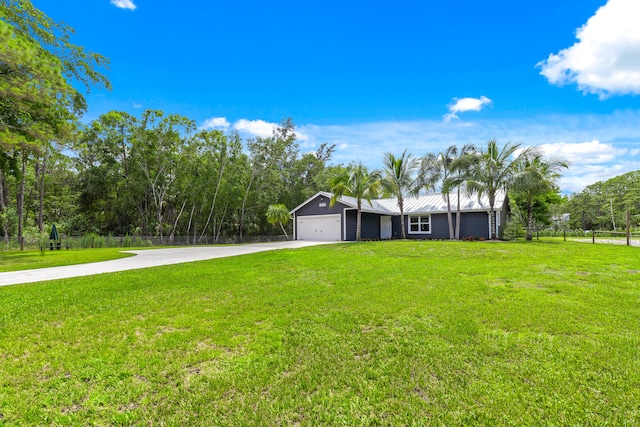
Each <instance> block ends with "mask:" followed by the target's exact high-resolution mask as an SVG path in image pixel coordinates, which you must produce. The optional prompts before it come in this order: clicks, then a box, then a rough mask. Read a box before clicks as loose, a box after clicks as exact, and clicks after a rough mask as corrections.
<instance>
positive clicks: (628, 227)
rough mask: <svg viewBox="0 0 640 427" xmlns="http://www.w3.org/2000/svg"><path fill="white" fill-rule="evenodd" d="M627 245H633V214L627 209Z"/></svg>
mask: <svg viewBox="0 0 640 427" xmlns="http://www.w3.org/2000/svg"><path fill="white" fill-rule="evenodd" d="M627 246H631V215H630V214H629V209H627Z"/></svg>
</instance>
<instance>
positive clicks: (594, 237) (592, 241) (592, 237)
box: [591, 230, 596, 243]
mask: <svg viewBox="0 0 640 427" xmlns="http://www.w3.org/2000/svg"><path fill="white" fill-rule="evenodd" d="M591 243H596V230H591Z"/></svg>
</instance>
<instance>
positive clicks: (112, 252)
mask: <svg viewBox="0 0 640 427" xmlns="http://www.w3.org/2000/svg"><path fill="white" fill-rule="evenodd" d="M129 249H132V248H129ZM123 250H127V249H122V248H100V249H70V250H66V249H62V250H59V251H48V250H45V251H11V252H0V272H4V271H19V270H30V269H33V268H46V267H58V266H63V265H74V264H85V263H89V262H98V261H108V260H112V259H117V258H124V257H128V256H133V254H126V253H123V252H121V251H123Z"/></svg>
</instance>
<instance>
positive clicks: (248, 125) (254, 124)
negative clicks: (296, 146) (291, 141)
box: [200, 117, 313, 142]
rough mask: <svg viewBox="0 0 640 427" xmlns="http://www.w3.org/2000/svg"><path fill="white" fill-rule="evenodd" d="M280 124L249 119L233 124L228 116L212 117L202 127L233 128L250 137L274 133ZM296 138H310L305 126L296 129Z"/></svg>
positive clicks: (301, 140) (224, 129)
mask: <svg viewBox="0 0 640 427" xmlns="http://www.w3.org/2000/svg"><path fill="white" fill-rule="evenodd" d="M278 126H279V125H278V124H277V123H271V122H266V121H264V120H247V119H240V120H237V121H236V122H234V123H233V125H232V124H231V123H230V122H229V121H228V120H227V118H226V117H210V118H208V119H205V120H204V122H202V125H200V129H218V130H221V131H223V132H226V131H228V130H229V129H233V130H236V131H238V132H239V133H242V134H244V135H247V136H249V137H256V136H257V137H261V138H267V137H270V136H271V135H273V131H274V130H275V129H276V128H277V127H278ZM307 128H309V129H313V126H309V127H307ZM296 138H297V140H298V142H305V141H308V140H309V135H308V134H307V133H306V131H305V130H304V129H303V128H298V129H296Z"/></svg>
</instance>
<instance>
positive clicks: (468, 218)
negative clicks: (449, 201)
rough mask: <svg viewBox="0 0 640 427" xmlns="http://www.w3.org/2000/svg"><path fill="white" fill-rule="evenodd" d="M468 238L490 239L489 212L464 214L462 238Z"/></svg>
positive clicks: (461, 225) (461, 228)
mask: <svg viewBox="0 0 640 427" xmlns="http://www.w3.org/2000/svg"><path fill="white" fill-rule="evenodd" d="M467 237H481V238H484V239H488V238H489V214H488V213H487V212H467V213H462V223H461V224H460V238H461V239H464V238H467Z"/></svg>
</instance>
